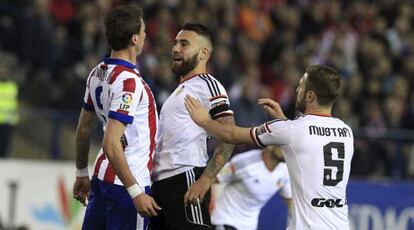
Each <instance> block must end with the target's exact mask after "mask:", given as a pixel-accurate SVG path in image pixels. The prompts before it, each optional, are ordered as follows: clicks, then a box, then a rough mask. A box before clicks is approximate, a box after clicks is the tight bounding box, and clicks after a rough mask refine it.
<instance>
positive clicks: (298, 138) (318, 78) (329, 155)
mask: <svg viewBox="0 0 414 230" xmlns="http://www.w3.org/2000/svg"><path fill="white" fill-rule="evenodd" d="M339 88H340V77H339V74H338V72H337V71H336V70H334V69H332V68H330V67H326V66H321V65H314V66H310V67H308V68H307V69H306V73H305V74H304V75H303V77H302V78H301V80H300V82H299V86H298V88H297V89H296V92H297V99H296V109H298V110H299V111H300V112H302V113H303V115H302V116H300V117H298V118H297V119H295V120H287V119H286V118H285V116H284V114H283V111H282V110H281V108H280V106H279V104H278V103H276V102H274V101H272V100H270V99H261V100H259V104H262V105H264V107H265V109H266V110H268V111H269V112H270V115H271V116H272V117H274V118H276V119H275V120H273V121H268V122H266V123H264V124H262V125H260V126H258V127H253V128H241V127H237V126H231V125H222V124H219V123H217V122H215V121H213V120H211V119H210V118H209V114H208V113H207V112H206V111H205V109H204V108H203V107H202V106H201V105H200V103H199V102H198V101H197V100H196V99H194V98H193V97H191V96H188V97H187V98H186V107H187V109H188V111H189V112H190V115H191V118H192V119H193V120H194V121H195V122H196V123H197V124H198V125H200V126H201V127H203V128H204V129H205V130H206V131H207V132H208V133H210V134H212V135H214V136H216V137H218V138H219V139H221V140H224V141H226V142H229V143H234V144H241V143H245V144H256V145H257V146H259V147H266V146H269V145H277V146H280V147H281V148H282V149H283V151H284V156H285V160H286V164H287V167H288V170H289V176H290V182H291V185H292V195H293V204H294V209H293V210H294V212H293V218H292V228H293V229H349V221H348V205H347V201H346V186H347V183H348V179H349V173H350V170H351V160H352V156H353V152H354V137H353V134H352V130H351V128H350V127H349V126H348V125H347V124H345V123H344V122H343V121H341V120H340V119H338V118H334V117H332V116H331V109H332V105H333V103H334V101H335V99H336V98H337V96H338V94H339ZM189 95H192V94H191V93H189Z"/></svg>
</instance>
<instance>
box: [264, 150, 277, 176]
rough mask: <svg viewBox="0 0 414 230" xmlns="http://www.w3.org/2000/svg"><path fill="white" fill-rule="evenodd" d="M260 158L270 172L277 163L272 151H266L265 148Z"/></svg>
mask: <svg viewBox="0 0 414 230" xmlns="http://www.w3.org/2000/svg"><path fill="white" fill-rule="evenodd" d="M262 158H263V162H264V164H265V166H266V168H267V169H268V170H269V171H270V172H272V171H273V170H274V169H275V167H276V165H277V164H278V163H279V160H278V159H276V157H273V156H272V153H271V152H270V151H268V150H267V149H265V150H263V152H262Z"/></svg>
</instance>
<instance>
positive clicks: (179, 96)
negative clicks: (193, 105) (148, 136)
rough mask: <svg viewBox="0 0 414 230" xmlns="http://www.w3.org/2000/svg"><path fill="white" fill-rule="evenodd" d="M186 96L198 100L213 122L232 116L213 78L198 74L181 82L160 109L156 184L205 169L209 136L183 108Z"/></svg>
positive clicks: (155, 162)
mask: <svg viewBox="0 0 414 230" xmlns="http://www.w3.org/2000/svg"><path fill="white" fill-rule="evenodd" d="M186 95H190V96H192V97H194V98H196V99H198V100H199V101H200V102H201V103H202V105H203V106H204V107H205V108H208V109H209V111H210V115H211V116H212V118H213V119H217V118H219V117H222V116H228V115H233V111H231V110H230V102H229V99H228V97H227V93H226V90H225V89H224V87H223V86H222V85H221V84H220V82H218V81H217V80H216V79H215V78H214V77H213V76H211V75H210V74H207V73H206V74H198V75H195V76H193V77H191V78H189V79H187V80H186V81H184V82H181V83H180V84H179V85H178V87H177V88H176V89H175V91H174V92H173V93H172V94H171V95H170V96H169V97H168V99H167V100H166V101H165V103H164V105H163V106H162V108H161V112H160V124H159V129H158V134H157V148H156V154H155V156H154V169H153V171H152V177H153V180H154V181H158V180H162V179H165V178H168V177H172V176H175V175H177V174H180V173H183V172H185V171H187V170H190V169H192V168H194V167H204V166H206V162H207V160H208V155H207V143H206V141H207V136H208V135H207V133H206V131H204V129H202V128H201V127H199V126H198V125H197V124H196V123H194V121H193V120H191V117H190V115H189V114H188V111H187V109H186V108H185V106H184V98H185V96H186Z"/></svg>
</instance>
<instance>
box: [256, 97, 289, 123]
mask: <svg viewBox="0 0 414 230" xmlns="http://www.w3.org/2000/svg"><path fill="white" fill-rule="evenodd" d="M257 102H258V103H259V105H263V109H264V110H265V111H266V112H267V113H268V114H269V115H270V116H271V117H272V118H273V119H286V116H285V114H284V113H283V110H282V108H281V107H280V104H279V103H278V102H276V101H274V100H272V99H270V98H259V99H258V100H257Z"/></svg>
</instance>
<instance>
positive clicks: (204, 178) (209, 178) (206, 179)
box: [200, 174, 216, 184]
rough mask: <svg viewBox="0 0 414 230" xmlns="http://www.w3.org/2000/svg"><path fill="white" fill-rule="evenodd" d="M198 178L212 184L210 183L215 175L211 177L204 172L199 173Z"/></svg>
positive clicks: (214, 178)
mask: <svg viewBox="0 0 414 230" xmlns="http://www.w3.org/2000/svg"><path fill="white" fill-rule="evenodd" d="M200 179H202V180H204V181H207V182H209V183H210V184H212V183H213V182H214V181H215V180H216V176H213V177H211V176H209V175H205V174H203V175H201V177H200Z"/></svg>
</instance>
